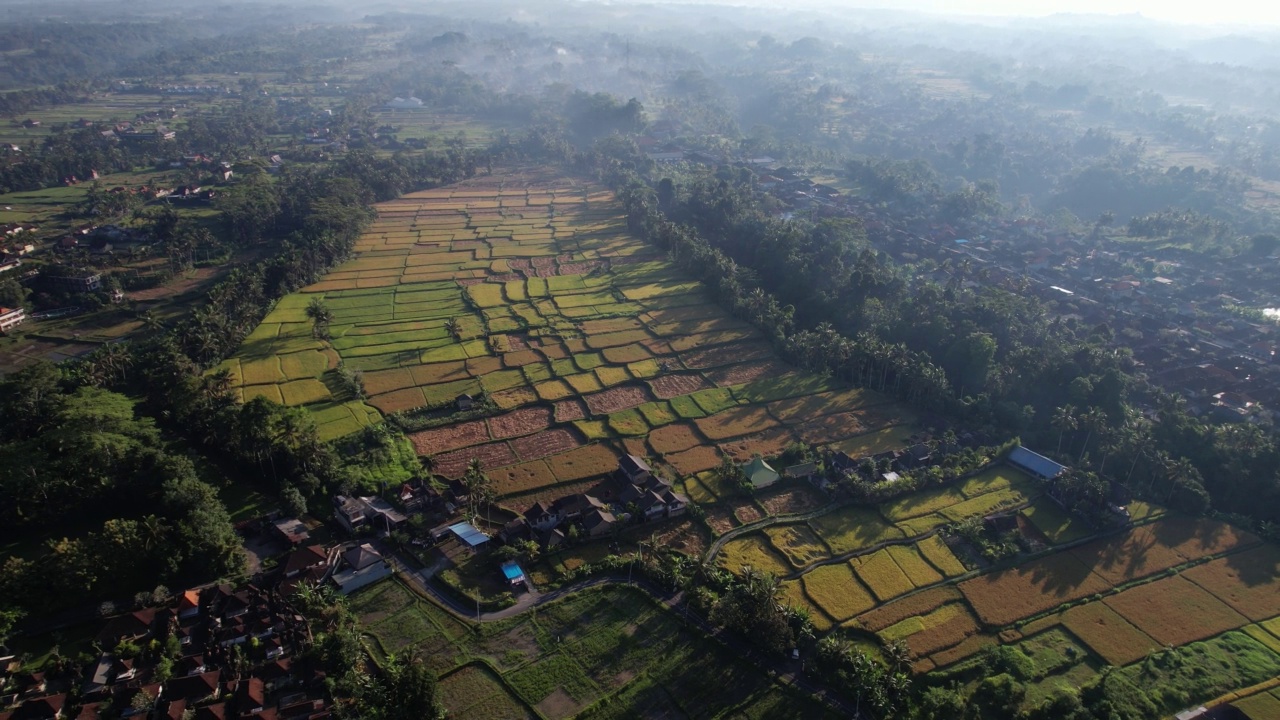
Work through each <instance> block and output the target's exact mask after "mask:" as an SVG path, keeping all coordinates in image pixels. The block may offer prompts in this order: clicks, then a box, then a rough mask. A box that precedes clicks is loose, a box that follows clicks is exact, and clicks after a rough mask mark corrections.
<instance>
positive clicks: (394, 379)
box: [364, 368, 466, 396]
mask: <svg viewBox="0 0 1280 720" xmlns="http://www.w3.org/2000/svg"><path fill="white" fill-rule="evenodd" d="M463 379H466V378H465V377H464V378H463ZM417 384H418V383H416V382H414V381H413V373H411V372H409V369H408V368H397V369H395V370H375V371H373V372H367V373H365V374H364V391H365V392H366V393H368V394H370V395H382V394H383V393H389V392H395V391H396V390H403V389H405V388H412V387H416V386H417ZM418 395H419V396H421V395H422V393H421V392H419V393H418Z"/></svg>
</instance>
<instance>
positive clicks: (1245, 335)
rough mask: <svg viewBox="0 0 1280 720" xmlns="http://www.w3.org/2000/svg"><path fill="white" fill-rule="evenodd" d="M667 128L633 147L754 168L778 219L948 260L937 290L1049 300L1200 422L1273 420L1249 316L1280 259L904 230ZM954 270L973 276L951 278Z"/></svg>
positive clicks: (1273, 366)
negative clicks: (698, 146)
mask: <svg viewBox="0 0 1280 720" xmlns="http://www.w3.org/2000/svg"><path fill="white" fill-rule="evenodd" d="M663 122H664V123H665V125H664V126H662V127H659V126H658V125H657V124H655V125H653V126H651V127H650V128H649V129H647V130H646V133H645V134H644V135H642V136H641V137H640V138H638V140H637V143H638V144H639V145H640V147H641V149H642V150H643V151H644V152H646V154H647V155H648V157H649V159H650V160H652V161H654V162H656V163H659V164H666V163H680V162H693V163H719V162H726V161H729V162H735V163H736V164H738V165H740V166H742V167H746V168H750V169H751V170H753V171H754V172H755V173H756V174H757V181H758V184H759V187H760V188H761V189H762V190H764V191H765V192H767V193H769V194H770V195H771V196H772V197H773V198H775V199H776V200H777V201H778V205H779V207H780V208H781V209H780V210H779V211H778V212H779V214H780V215H781V216H783V217H791V216H792V215H794V214H797V213H806V214H811V215H817V216H824V217H850V216H853V217H857V218H859V219H861V220H862V222H863V224H864V226H865V227H866V229H867V233H868V237H869V238H870V239H871V241H872V242H873V243H874V244H876V245H877V246H879V247H880V249H881V250H883V251H885V252H887V253H889V254H890V255H891V256H893V257H894V258H895V259H898V260H911V261H918V260H920V259H922V258H932V259H934V260H935V261H937V262H938V263H939V265H940V266H941V265H942V264H943V263H945V262H946V261H948V260H949V261H950V263H949V265H948V266H947V267H940V268H939V270H937V271H935V272H934V273H933V276H932V278H931V279H933V280H935V281H938V282H940V283H943V284H946V283H948V282H951V281H956V280H958V281H959V282H960V284H961V285H963V286H965V287H978V286H979V285H981V284H988V285H992V286H998V287H1006V288H1009V289H1014V290H1016V291H1017V292H1020V293H1024V294H1030V295H1034V296H1036V297H1038V298H1040V299H1042V300H1044V301H1046V303H1048V305H1049V307H1050V308H1055V310H1054V312H1055V313H1056V314H1057V315H1058V316H1060V317H1062V318H1063V319H1066V320H1075V321H1077V322H1080V323H1082V324H1086V325H1088V326H1097V325H1101V324H1103V323H1106V324H1107V325H1108V326H1109V327H1110V328H1111V329H1112V330H1113V331H1114V339H1113V342H1114V343H1115V344H1116V345H1121V346H1125V347H1129V348H1131V349H1132V350H1133V353H1134V359H1135V360H1136V361H1137V363H1138V369H1139V371H1140V372H1144V373H1145V374H1146V375H1147V377H1148V378H1149V379H1150V380H1151V381H1152V382H1154V383H1156V384H1157V385H1160V386H1161V387H1163V388H1165V389H1166V390H1168V391H1171V392H1177V393H1179V394H1181V395H1182V396H1183V397H1185V398H1187V400H1188V401H1189V403H1188V408H1189V410H1191V412H1193V413H1195V414H1197V415H1201V416H1205V417H1207V418H1209V419H1211V420H1214V421H1217V422H1267V421H1278V420H1280V353H1278V352H1277V350H1278V349H1280V327H1277V326H1276V322H1275V321H1274V317H1273V319H1272V320H1271V321H1268V320H1266V319H1262V318H1259V317H1256V313H1258V312H1259V311H1263V310H1268V309H1270V310H1272V311H1273V315H1277V316H1280V313H1277V312H1275V311H1277V310H1280V291H1277V289H1276V288H1280V263H1278V262H1277V260H1280V254H1277V253H1273V254H1272V255H1271V256H1269V257H1260V256H1249V257H1244V256H1242V257H1233V258H1216V257H1210V256H1208V255H1206V254H1203V253H1197V252H1194V251H1190V250H1184V249H1181V248H1177V247H1166V248H1160V249H1155V250H1152V249H1150V248H1148V247H1143V246H1139V245H1134V246H1125V245H1122V244H1116V243H1106V242H1103V241H1102V239H1101V237H1100V236H1099V235H1098V229H1095V230H1094V231H1093V233H1094V234H1093V236H1090V235H1088V234H1084V235H1081V234H1078V233H1077V234H1072V233H1069V232H1065V231H1062V230H1059V229H1055V228H1053V227H1051V226H1050V224H1049V223H1048V222H1046V221H1045V220H1043V219H1037V218H996V219H988V218H980V219H970V220H965V221H957V222H955V223H948V222H936V221H929V220H911V219H906V218H903V217H900V216H899V214H898V213H896V212H895V211H894V210H893V209H892V208H886V207H884V206H881V205H880V204H879V203H877V202H874V201H872V200H870V199H868V198H864V197H861V196H858V195H850V194H845V193H841V192H840V191H839V190H838V189H837V188H834V187H832V186H830V185H825V184H823V183H815V182H813V181H812V180H811V179H809V178H808V177H806V176H805V175H804V174H802V173H801V172H798V171H796V170H795V169H792V168H788V167H784V166H781V165H780V164H779V163H778V162H777V161H775V160H774V159H773V158H769V157H750V156H740V157H737V158H729V157H719V158H715V157H707V156H706V153H703V152H701V151H695V150H691V149H688V148H685V147H683V146H682V144H681V142H680V141H679V140H678V139H677V137H676V135H678V132H677V129H676V128H673V127H670V126H671V125H672V124H671V123H669V122H667V121H663ZM906 256H910V257H909V258H908V257H906ZM961 263H967V264H968V266H969V267H971V268H972V272H966V273H958V272H956V270H955V269H954V267H955V266H956V265H959V264H961ZM1241 308H1244V309H1246V312H1244V313H1242V312H1241ZM1250 313H1253V314H1254V315H1250Z"/></svg>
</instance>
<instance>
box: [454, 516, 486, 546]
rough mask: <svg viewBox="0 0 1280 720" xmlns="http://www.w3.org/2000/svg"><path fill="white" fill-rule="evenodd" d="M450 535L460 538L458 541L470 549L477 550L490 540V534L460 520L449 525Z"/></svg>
mask: <svg viewBox="0 0 1280 720" xmlns="http://www.w3.org/2000/svg"><path fill="white" fill-rule="evenodd" d="M448 532H449V534H450V535H453V536H454V537H456V538H458V541H459V542H461V543H462V544H463V545H466V546H467V547H468V548H469V549H471V550H473V551H477V550H479V549H481V548H482V547H484V545H485V544H486V543H488V542H489V536H488V535H485V534H484V533H482V532H480V531H479V530H478V529H476V526H475V525H472V524H471V523H468V522H460V523H455V524H453V525H450V526H449V527H448Z"/></svg>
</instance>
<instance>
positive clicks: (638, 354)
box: [600, 343, 653, 365]
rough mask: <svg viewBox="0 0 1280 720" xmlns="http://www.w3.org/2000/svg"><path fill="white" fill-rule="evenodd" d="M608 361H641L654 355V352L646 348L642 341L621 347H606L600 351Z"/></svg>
mask: <svg viewBox="0 0 1280 720" xmlns="http://www.w3.org/2000/svg"><path fill="white" fill-rule="evenodd" d="M600 354H601V355H603V356H604V359H605V360H606V361H607V362H610V363H613V364H614V365H625V364H627V363H633V362H640V361H641V360H648V359H649V358H651V357H653V353H651V352H649V351H648V350H646V349H645V347H644V346H643V345H641V344H640V343H633V344H631V345H623V346H621V347H611V348H605V349H604V350H601V351H600Z"/></svg>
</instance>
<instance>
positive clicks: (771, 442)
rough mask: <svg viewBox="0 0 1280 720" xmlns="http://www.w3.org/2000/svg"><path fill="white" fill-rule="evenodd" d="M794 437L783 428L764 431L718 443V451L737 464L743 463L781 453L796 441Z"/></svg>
mask: <svg viewBox="0 0 1280 720" xmlns="http://www.w3.org/2000/svg"><path fill="white" fill-rule="evenodd" d="M796 439H797V438H796V436H795V434H794V433H792V432H791V431H790V430H788V429H787V428H784V427H778V428H773V429H772V430H765V431H764V432H762V433H757V434H755V435H751V436H748V437H745V438H741V439H739V440H730V441H728V442H723V443H720V451H721V452H723V453H724V454H726V455H728V456H729V457H731V458H733V459H734V460H735V461H737V462H745V461H747V460H750V459H751V458H752V457H753V456H755V455H760V456H762V457H770V456H773V455H777V454H779V453H781V452H782V451H783V450H786V449H787V446H788V445H791V444H792V443H794V442H795V441H796Z"/></svg>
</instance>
